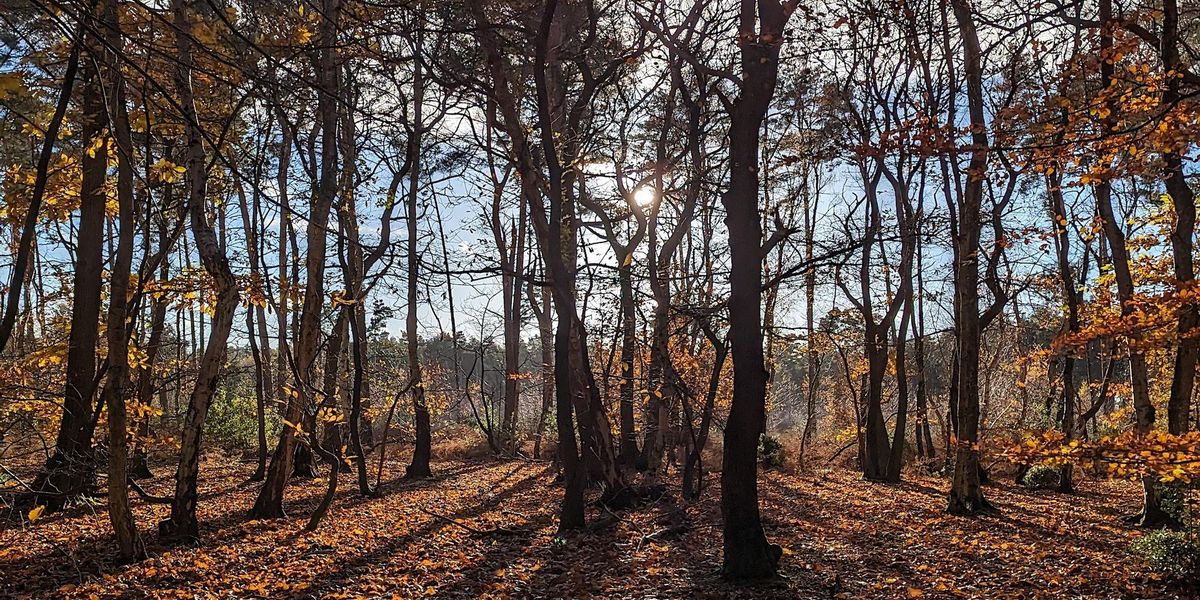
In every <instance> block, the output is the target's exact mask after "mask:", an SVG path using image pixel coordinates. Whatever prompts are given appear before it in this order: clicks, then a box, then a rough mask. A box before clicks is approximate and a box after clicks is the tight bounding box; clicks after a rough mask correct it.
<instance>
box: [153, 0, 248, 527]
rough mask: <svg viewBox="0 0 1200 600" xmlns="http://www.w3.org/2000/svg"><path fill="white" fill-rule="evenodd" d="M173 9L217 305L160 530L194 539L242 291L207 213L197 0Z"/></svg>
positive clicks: (197, 231)
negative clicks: (195, 52)
mask: <svg viewBox="0 0 1200 600" xmlns="http://www.w3.org/2000/svg"><path fill="white" fill-rule="evenodd" d="M171 10H172V13H173V15H174V26H175V28H176V32H177V34H176V36H175V50H176V63H177V67H176V72H175V88H176V93H177V94H178V96H179V104H180V106H181V107H182V109H183V118H184V122H185V123H184V129H185V132H186V135H187V161H186V169H187V170H186V173H185V178H186V181H187V185H188V204H187V206H188V214H189V217H190V221H191V230H192V240H193V241H194V242H195V244H196V251H197V252H198V253H199V255H200V262H201V264H202V265H203V266H204V270H205V272H206V273H207V274H208V275H209V277H211V278H212V280H213V286H214V288H215V290H214V291H215V292H216V296H217V302H216V305H215V306H214V307H213V319H212V327H211V328H210V330H209V336H210V337H209V340H208V343H207V344H206V345H205V347H204V355H203V356H202V357H201V359H200V363H199V365H198V367H197V373H196V383H195V386H194V387H193V388H192V393H191V396H190V397H189V398H188V410H187V416H186V417H185V418H184V426H183V432H182V434H181V436H180V438H181V439H180V450H179V466H178V468H177V469H176V472H175V496H174V499H173V501H172V503H171V516H170V517H169V518H168V519H167V520H165V521H163V522H161V523H159V533H160V535H162V536H163V537H165V538H169V539H173V540H176V541H185V542H190V541H193V540H195V539H197V538H198V537H199V535H200V532H199V525H198V523H197V521H196V501H197V498H198V493H197V489H196V486H197V477H198V475H199V471H200V448H201V434H202V433H203V430H204V420H205V418H206V417H207V416H208V409H209V406H210V405H211V404H212V399H213V397H214V396H215V395H216V392H217V384H218V378H219V377H220V374H221V367H222V365H223V363H224V362H225V350H226V344H227V342H228V340H229V332H230V330H231V329H232V328H233V318H234V314H235V312H236V311H237V305H238V290H237V281H236V279H234V276H233V271H232V270H230V268H229V259H228V258H227V257H226V256H225V253H224V252H223V251H222V250H221V245H220V241H219V240H218V239H217V233H216V231H214V230H213V227H212V225H211V224H210V223H209V220H208V214H207V210H206V209H207V206H206V204H207V198H208V174H207V166H206V164H205V162H206V156H205V151H204V146H203V140H202V132H201V129H200V127H201V126H200V121H199V116H198V115H197V113H196V99H195V94H194V91H193V89H192V68H193V59H192V39H191V36H190V35H182V34H181V33H179V32H190V31H191V30H192V17H191V14H192V11H193V8H192V0H172V3H171Z"/></svg>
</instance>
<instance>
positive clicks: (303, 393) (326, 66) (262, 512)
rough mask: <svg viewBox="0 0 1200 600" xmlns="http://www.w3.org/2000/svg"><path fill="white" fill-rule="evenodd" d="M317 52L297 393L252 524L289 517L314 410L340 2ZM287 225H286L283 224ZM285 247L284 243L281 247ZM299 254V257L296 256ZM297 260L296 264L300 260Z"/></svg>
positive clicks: (334, 165)
mask: <svg viewBox="0 0 1200 600" xmlns="http://www.w3.org/2000/svg"><path fill="white" fill-rule="evenodd" d="M321 9H322V15H323V16H324V18H323V19H321V25H320V35H319V44H320V50H319V52H318V54H319V56H318V59H317V60H318V69H317V73H318V86H319V89H318V90H317V113H318V115H319V119H320V124H321V159H320V168H321V174H320V181H319V182H318V184H317V188H318V189H317V193H316V194H315V195H314V197H313V201H312V204H311V206H310V210H309V217H308V229H307V242H308V249H307V250H308V255H307V257H306V259H305V271H306V273H307V276H308V281H307V284H306V285H305V287H304V304H303V306H302V308H301V313H300V327H299V332H298V335H297V342H296V344H295V352H294V359H295V360H294V362H293V363H292V365H294V366H293V369H294V370H293V375H294V376H293V378H292V379H293V381H295V387H294V393H292V394H289V395H288V401H287V410H286V414H285V417H284V421H286V422H285V423H284V427H283V430H282V432H281V433H280V436H279V444H278V445H277V446H276V448H275V453H274V454H273V455H272V456H271V462H270V465H269V466H268V468H267V478H266V480H265V482H264V483H263V487H262V488H261V489H260V490H259V494H258V498H257V499H255V501H254V507H253V508H251V509H250V516H251V518H256V519H266V518H279V517H282V516H284V510H283V491H284V487H285V486H286V485H287V480H288V476H289V475H290V473H291V472H292V466H293V465H292V459H293V454H294V453H295V449H296V435H297V431H296V430H297V429H298V427H299V426H298V425H297V424H298V423H302V422H303V421H302V419H303V417H304V416H305V414H306V413H307V412H308V408H309V407H311V406H312V405H313V402H312V388H311V386H310V385H309V384H310V382H311V380H312V377H313V373H312V368H313V364H314V363H315V362H316V358H317V341H318V338H319V337H320V333H321V312H322V307H323V305H324V303H325V250H326V248H327V245H328V244H327V243H326V233H327V231H326V229H327V228H328V225H329V212H330V209H331V208H332V207H333V200H334V196H335V195H336V193H337V182H338V176H337V170H338V110H337V108H338V107H337V99H338V98H339V97H340V96H339V85H340V84H339V79H340V78H339V71H338V65H337V56H336V47H337V31H338V22H339V16H340V9H341V2H340V0H322V5H321ZM283 220H285V221H286V220H287V219H286V218H284V219H283ZM280 243H282V241H281V242H280ZM294 254H295V253H294ZM298 258H299V257H298V255H297V259H298Z"/></svg>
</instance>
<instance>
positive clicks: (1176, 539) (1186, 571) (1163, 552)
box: [1132, 529, 1200, 578]
mask: <svg viewBox="0 0 1200 600" xmlns="http://www.w3.org/2000/svg"><path fill="white" fill-rule="evenodd" d="M1132 549H1133V553H1134V554H1136V555H1137V556H1138V557H1139V558H1141V559H1142V561H1143V562H1145V563H1146V566H1148V567H1150V568H1151V569H1153V570H1154V571H1156V572H1158V573H1161V574H1163V575H1166V576H1169V577H1178V578H1189V577H1195V576H1198V575H1200V537H1198V536H1197V533H1196V532H1195V531H1172V530H1170V529H1159V530H1157V531H1152V532H1150V533H1147V534H1146V535H1144V536H1142V538H1141V539H1139V540H1137V541H1135V542H1134V543H1133V547H1132Z"/></svg>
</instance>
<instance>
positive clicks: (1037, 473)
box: [1021, 465, 1059, 490]
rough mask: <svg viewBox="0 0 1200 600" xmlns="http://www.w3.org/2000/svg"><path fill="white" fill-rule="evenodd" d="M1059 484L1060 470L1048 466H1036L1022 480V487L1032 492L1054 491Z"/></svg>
mask: <svg viewBox="0 0 1200 600" xmlns="http://www.w3.org/2000/svg"><path fill="white" fill-rule="evenodd" d="M1058 482H1059V472H1058V469H1056V468H1054V467H1050V466H1047V465H1034V466H1033V467H1031V468H1030V469H1029V471H1027V472H1026V473H1025V476H1024V477H1022V478H1021V485H1023V486H1025V487H1026V488H1028V489H1031V490H1053V489H1056V488H1058Z"/></svg>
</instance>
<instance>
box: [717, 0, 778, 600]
mask: <svg viewBox="0 0 1200 600" xmlns="http://www.w3.org/2000/svg"><path fill="white" fill-rule="evenodd" d="M758 6H759V8H760V10H761V13H760V14H759V15H758V18H757V20H758V23H757V27H756V23H755V21H756V18H755V8H754V7H755V4H754V3H752V2H743V3H742V9H741V19H740V23H739V28H738V44H739V46H740V48H741V75H742V87H741V90H740V94H739V96H738V97H737V99H736V100H735V101H734V103H733V105H732V106H731V107H730V108H731V110H730V114H729V117H730V125H729V189H728V190H726V192H725V194H724V195H723V196H722V198H721V200H722V202H723V204H724V205H725V210H726V217H725V223H726V225H727V227H728V229H729V254H730V274H729V342H730V351H731V352H732V353H733V400H732V403H731V405H730V409H729V417H728V420H727V421H726V424H725V447H724V457H723V465H722V469H723V470H722V472H721V516H722V518H723V521H724V523H723V525H724V544H723V546H724V557H723V565H722V569H721V572H722V575H723V576H724V577H725V578H726V579H732V580H740V579H759V578H765V577H774V576H775V574H776V570H777V569H778V565H779V559H780V557H781V556H782V554H783V551H782V549H781V548H780V547H779V546H777V545H775V544H771V543H769V542H768V541H767V537H766V534H765V533H764V532H763V526H762V518H761V517H760V515H759V508H758V439H759V436H760V435H761V434H762V433H763V431H762V426H763V423H764V417H765V414H766V392H767V371H766V364H765V357H764V355H763V334H762V323H761V318H762V260H763V256H762V226H761V222H760V220H759V215H758V192H759V179H758V173H759V164H758V151H759V135H760V128H761V126H762V122H763V119H764V117H765V115H766V113H767V109H768V107H769V106H770V103H771V98H772V96H774V93H775V83H776V79H777V77H778V71H779V49H780V45H781V44H782V43H783V34H784V31H783V30H784V26H785V25H786V23H787V19H788V17H789V16H790V15H788V14H786V13H785V12H784V8H783V7H782V6H780V5H779V4H778V3H777V2H773V1H764V2H759V3H758ZM756 29H758V31H757V32H756V31H755V30H756Z"/></svg>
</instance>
